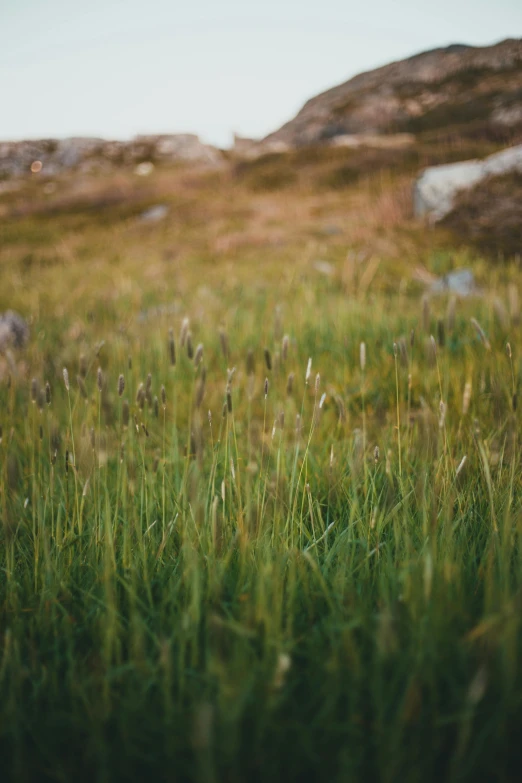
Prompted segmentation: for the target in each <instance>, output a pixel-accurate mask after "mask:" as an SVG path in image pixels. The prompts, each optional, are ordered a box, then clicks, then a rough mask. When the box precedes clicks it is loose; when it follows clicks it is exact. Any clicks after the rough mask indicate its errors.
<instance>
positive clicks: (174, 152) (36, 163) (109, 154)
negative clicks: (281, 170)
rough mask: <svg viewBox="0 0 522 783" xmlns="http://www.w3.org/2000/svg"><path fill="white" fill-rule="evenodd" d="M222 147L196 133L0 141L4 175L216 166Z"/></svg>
mask: <svg viewBox="0 0 522 783" xmlns="http://www.w3.org/2000/svg"><path fill="white" fill-rule="evenodd" d="M222 160H223V155H222V153H221V152H220V150H218V149H216V148H215V147H211V146H210V145H208V144H204V143H203V142H201V141H200V139H199V138H198V137H197V136H195V135H194V134H190V133H179V134H170V135H169V134H163V135H157V136H137V137H136V138H134V139H131V140H130V141H106V140H104V139H97V138H81V137H80V138H69V139H40V140H38V141H13V142H0V178H7V177H21V176H28V175H30V174H31V171H32V174H33V176H44V177H53V176H56V175H58V174H60V173H62V172H64V171H70V170H73V169H74V170H78V171H82V172H90V171H96V170H99V169H101V170H104V169H106V168H107V167H109V168H112V167H115V166H121V165H128V164H131V165H132V164H134V165H138V164H139V165H141V164H142V161H145V162H148V163H149V164H154V163H155V162H161V161H165V162H168V161H186V162H190V163H198V164H203V165H207V166H208V165H212V166H216V165H218V164H220V163H221V162H222Z"/></svg>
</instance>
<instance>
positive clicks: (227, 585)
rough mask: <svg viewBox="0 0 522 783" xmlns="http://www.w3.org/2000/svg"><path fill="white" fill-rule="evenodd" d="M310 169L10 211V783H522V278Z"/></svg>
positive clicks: (81, 185)
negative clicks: (22, 336)
mask: <svg viewBox="0 0 522 783" xmlns="http://www.w3.org/2000/svg"><path fill="white" fill-rule="evenodd" d="M473 149H475V148H473ZM488 150H489V147H488ZM379 154H381V153H379ZM382 154H383V155H385V156H386V155H388V153H382ZM306 155H307V156H308V157H307V158H305V157H304V156H305V153H301V158H299V156H297V157H293V158H292V157H291V156H290V158H286V157H283V158H281V159H276V158H273V159H269V160H263V161H261V162H255V163H251V164H241V165H240V166H235V167H234V166H227V167H226V168H224V169H223V170H218V171H214V172H194V171H190V170H187V169H184V168H182V167H180V168H173V169H165V170H158V171H157V172H155V173H154V174H153V176H152V177H151V178H150V179H149V180H146V181H144V182H142V181H140V182H138V181H137V180H136V178H135V177H133V174H132V172H130V171H129V172H120V173H118V174H114V175H111V176H110V177H108V176H91V177H84V178H83V179H82V178H78V180H77V181H76V182H74V181H70V180H65V179H64V180H63V181H60V180H58V181H57V185H56V190H52V191H51V190H50V189H49V188H48V189H47V193H46V192H45V191H44V190H43V188H44V185H43V183H42V182H40V181H38V180H33V181H28V182H27V183H25V184H24V185H23V187H22V188H21V189H20V190H19V191H17V192H15V193H14V195H13V193H10V194H8V196H6V195H5V194H4V195H2V196H0V241H1V246H0V263H1V265H2V267H1V268H2V278H3V286H2V291H1V292H0V310H4V309H7V308H8V307H11V308H13V309H16V310H17V311H19V312H21V313H22V314H23V315H25V316H26V317H29V319H30V326H31V338H30V341H29V344H28V346H27V347H26V348H25V349H24V351H22V352H20V353H17V352H15V351H8V352H7V353H6V355H5V356H3V357H0V426H1V436H0V508H1V512H0V513H1V518H2V525H1V526H0V565H1V569H0V598H1V602H0V757H1V759H2V768H3V770H4V777H3V779H4V780H16V781H36V780H38V781H43V780H47V781H63V782H64V783H65V781H67V782H68V781H70V780H72V779H75V780H78V781H83V780H85V781H100V782H102V781H117V780H121V781H133V780H136V781H137V780H143V779H150V780H158V781H186V780H196V781H201V782H202V783H207V781H221V780H223V781H234V782H237V783H240V782H241V781H246V780H252V781H265V780H269V779H272V780H274V779H275V780H278V779H281V780H295V781H301V780H332V781H352V780H353V781H357V780H361V781H362V780H364V781H389V782H391V781H395V780H404V781H412V782H413V781H418V780H420V779H422V780H424V781H431V780H433V781H435V780H448V781H453V780H455V781H467V780H494V781H504V780H515V779H517V774H518V771H519V768H520V763H521V762H522V750H521V747H520V741H519V737H520V727H521V725H522V670H521V665H520V661H521V643H522V629H521V625H520V617H521V610H522V570H521V565H522V564H521V557H522V553H521V549H520V536H521V535H522V509H521V497H520V481H521V452H520V444H519V419H520V411H519V410H518V406H517V394H518V387H519V384H520V376H521V370H522V368H521V363H520V348H521V346H522V339H521V337H520V328H521V310H520V302H519V288H520V284H521V273H520V268H519V264H518V262H517V261H516V259H515V260H512V261H509V260H505V259H504V260H502V261H499V260H498V259H497V260H496V261H492V260H491V258H486V257H483V256H481V254H480V252H478V251H476V250H470V249H468V248H466V247H464V246H459V245H457V244H456V243H455V240H454V238H453V237H451V235H449V234H448V233H447V232H444V231H443V230H442V229H437V230H435V229H432V228H428V227H426V226H425V225H423V224H420V223H419V222H417V221H415V220H413V218H412V217H411V195H410V194H411V184H412V177H413V175H414V172H415V170H416V169H417V167H418V166H419V164H422V163H425V162H431V161H432V160H434V159H437V155H438V156H440V157H441V158H444V157H445V158H446V159H447V158H448V157H451V156H452V155H454V156H455V157H457V156H462V148H461V147H460V146H459V144H456V143H455V144H453V146H451V147H445V148H444V149H441V150H439V147H437V146H431V145H430V144H426V146H425V147H423V148H420V149H416V150H415V151H414V153H411V152H409V153H408V154H407V155H406V157H404V153H403V152H400V153H398V156H399V157H398V159H397V160H396V159H395V158H392V159H391V160H388V159H387V158H386V157H383V158H382V159H380V158H378V159H377V162H375V161H373V162H371V156H369V158H368V159H367V158H365V157H364V156H362V157H361V155H360V153H354V152H353V151H335V152H334V151H331V152H329V153H327V154H326V153H324V152H322V153H319V152H318V153H315V157H314V155H312V153H311V152H308V153H306ZM369 160H370V163H369ZM358 167H359V168H358ZM359 169H361V170H359ZM354 171H355V174H354ZM339 172H345V174H344V175H342V176H341V175H340V174H339ZM158 202H161V203H166V204H168V206H169V210H170V211H169V215H168V218H167V219H166V220H165V221H163V222H160V223H158V224H153V225H148V224H146V223H144V222H143V221H140V220H139V215H140V213H141V211H142V210H143V209H145V208H146V207H147V206H150V205H152V204H154V203H158ZM2 210H3V211H2ZM460 266H468V267H470V268H472V269H473V271H474V273H475V276H476V278H477V283H478V285H479V286H480V288H481V290H482V293H481V295H477V296H474V297H470V298H469V299H457V298H455V297H453V296H451V295H440V296H438V297H428V296H427V295H426V293H425V285H424V284H423V282H422V280H423V279H427V278H428V277H429V275H430V274H436V275H439V274H444V273H446V272H448V271H450V270H451V269H452V268H457V267H460Z"/></svg>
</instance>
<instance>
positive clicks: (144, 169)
mask: <svg viewBox="0 0 522 783" xmlns="http://www.w3.org/2000/svg"><path fill="white" fill-rule="evenodd" d="M153 171H154V163H151V161H150V160H147V161H143V163H138V165H137V166H136V168H135V169H134V173H135V174H137V175H138V177H148V176H149V175H150V174H152V172H153Z"/></svg>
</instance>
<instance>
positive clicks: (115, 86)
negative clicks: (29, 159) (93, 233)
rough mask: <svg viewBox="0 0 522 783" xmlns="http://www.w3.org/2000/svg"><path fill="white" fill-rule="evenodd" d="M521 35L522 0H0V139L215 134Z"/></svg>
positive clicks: (224, 136)
mask: <svg viewBox="0 0 522 783" xmlns="http://www.w3.org/2000/svg"><path fill="white" fill-rule="evenodd" d="M521 36H522V0H495V2H492V0H437V1H436V2H426V0H397V1H396V2H391V1H390V0H366V2H352V0H260V1H259V2H250V0H0V139H21V138H42V137H64V136H72V135H76V136H102V137H106V138H121V139H126V138H129V137H131V136H133V135H135V134H137V133H176V132H194V133H197V134H199V135H200V137H201V138H202V139H203V140H205V141H208V142H210V143H213V144H217V145H221V146H228V145H229V144H230V143H231V140H232V133H233V132H234V131H236V132H237V133H240V134H241V135H245V136H254V137H262V136H264V135H266V134H267V133H269V132H270V131H272V130H276V129H277V128H278V127H279V126H280V125H282V124H283V123H284V122H286V121H287V120H289V119H291V117H293V116H294V115H295V114H296V112H297V111H298V110H299V109H300V108H301V106H302V105H303V103H304V102H305V101H306V100H307V99H308V98H310V97H312V96H313V95H315V94H317V93H318V92H320V91H322V90H325V89H328V88H329V87H332V86H334V85H335V84H339V83H340V82H343V81H345V80H346V79H348V78H349V77H350V76H354V75H355V74H356V73H359V72H361V71H363V70H369V69H370V68H373V67H376V66H378V65H384V64H385V63H387V62H390V61H391V60H397V59H402V58H403V57H406V56H408V55H411V54H416V53H417V52H420V51H423V50H426V49H431V48H434V47H436V46H445V45H447V44H449V43H468V44H475V45H485V44H490V43H494V42H497V41H499V40H502V39H503V38H508V37H511V38H517V37H521Z"/></svg>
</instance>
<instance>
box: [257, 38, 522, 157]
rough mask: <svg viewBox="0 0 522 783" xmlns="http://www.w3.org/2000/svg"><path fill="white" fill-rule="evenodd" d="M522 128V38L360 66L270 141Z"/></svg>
mask: <svg viewBox="0 0 522 783" xmlns="http://www.w3.org/2000/svg"><path fill="white" fill-rule="evenodd" d="M520 128H522V39H508V40H505V41H502V42H500V43H497V44H495V45H493V46H486V47H473V46H467V45H464V44H453V45H451V46H447V47H445V48H439V49H433V50H431V51H428V52H423V53H421V54H417V55H414V56H413V57H409V58H407V59H405V60H400V61H398V62H393V63H390V64H389V65H385V66H383V67H381V68H377V69H375V70H372V71H368V72H366V73H361V74H359V75H357V76H355V77H354V78H352V79H350V80H349V81H347V82H344V83H343V84H340V85H338V86H336V87H333V88H332V89H330V90H327V91H326V92H323V93H321V94H320V95H317V96H316V97H314V98H311V99H310V100H309V101H308V102H307V103H306V104H305V105H304V106H303V108H302V109H301V111H300V112H299V113H298V114H297V116H296V117H295V118H294V119H292V120H290V122H288V123H286V124H285V125H283V127H282V128H280V129H279V130H278V131H276V132H275V133H272V134H270V135H269V136H268V137H267V138H266V139H265V140H264V142H263V143H264V144H267V145H276V144H277V145H283V144H284V145H288V146H290V147H300V146H304V145H310V144H315V143H320V142H328V141H331V140H333V139H338V138H339V137H343V136H346V135H348V136H351V135H353V134H377V135H380V134H392V133H393V134H397V133H412V134H419V133H426V132H439V133H440V132H441V131H443V132H445V133H447V132H451V131H452V130H454V131H457V132H458V133H459V135H462V134H463V133H465V134H472V135H477V134H478V135H481V136H484V135H485V136H487V137H489V138H491V137H492V136H493V137H495V138H496V139H499V138H505V139H506V140H509V138H510V134H512V132H513V130H516V131H519V130H520Z"/></svg>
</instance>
